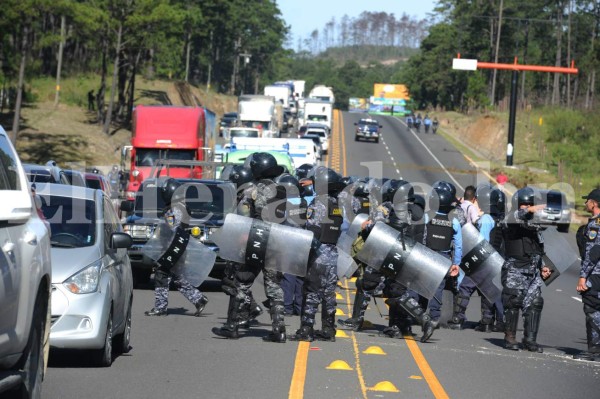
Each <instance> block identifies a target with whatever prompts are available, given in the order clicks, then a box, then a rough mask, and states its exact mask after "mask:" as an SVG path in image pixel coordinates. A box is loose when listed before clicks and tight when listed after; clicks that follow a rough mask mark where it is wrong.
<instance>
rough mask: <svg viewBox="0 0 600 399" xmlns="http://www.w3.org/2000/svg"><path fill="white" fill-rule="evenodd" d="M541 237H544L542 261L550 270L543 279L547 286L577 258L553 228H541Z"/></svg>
mask: <svg viewBox="0 0 600 399" xmlns="http://www.w3.org/2000/svg"><path fill="white" fill-rule="evenodd" d="M542 237H543V239H544V252H545V255H544V257H543V258H544V263H545V264H546V266H547V267H548V268H549V269H550V270H551V271H552V274H550V277H548V278H547V279H546V280H544V283H545V284H546V286H548V285H550V283H552V282H553V281H554V280H556V278H557V277H558V276H560V274H561V273H563V272H564V271H565V270H567V269H568V268H569V267H571V266H572V265H573V264H574V263H576V262H578V261H579V259H578V257H577V253H576V252H575V250H573V249H572V248H571V245H570V244H569V243H568V241H567V240H566V239H565V238H564V236H563V235H562V234H561V233H559V232H558V231H556V229H555V228H553V227H549V228H547V229H546V230H543V231H542Z"/></svg>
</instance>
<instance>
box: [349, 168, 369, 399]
mask: <svg viewBox="0 0 600 399" xmlns="http://www.w3.org/2000/svg"><path fill="white" fill-rule="evenodd" d="M344 163H345V162H344ZM344 289H345V290H346V301H347V302H346V305H347V307H348V314H352V306H351V303H352V302H351V301H350V289H349V288H348V279H346V280H345V281H344ZM350 336H351V338H352V347H353V349H354V359H355V361H356V366H355V368H356V374H357V376H358V383H359V384H360V390H361V392H362V395H363V398H364V399H368V396H367V385H366V384H365V377H364V376H363V373H362V369H361V368H360V352H359V349H358V342H357V340H356V334H355V333H354V331H352V333H351V334H350Z"/></svg>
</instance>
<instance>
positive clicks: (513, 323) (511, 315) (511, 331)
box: [504, 308, 519, 351]
mask: <svg viewBox="0 0 600 399" xmlns="http://www.w3.org/2000/svg"><path fill="white" fill-rule="evenodd" d="M504 320H505V323H504V347H505V348H506V349H510V350H513V351H518V350H519V343H518V342H517V324H518V323H519V309H518V308H510V309H508V308H505V309H504Z"/></svg>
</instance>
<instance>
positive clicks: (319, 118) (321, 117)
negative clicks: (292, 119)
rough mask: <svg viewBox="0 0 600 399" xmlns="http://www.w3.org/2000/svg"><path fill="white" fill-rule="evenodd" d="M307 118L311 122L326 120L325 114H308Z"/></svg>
mask: <svg viewBox="0 0 600 399" xmlns="http://www.w3.org/2000/svg"><path fill="white" fill-rule="evenodd" d="M308 120H309V121H312V122H327V115H308Z"/></svg>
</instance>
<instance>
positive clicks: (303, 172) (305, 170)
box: [296, 163, 315, 180]
mask: <svg viewBox="0 0 600 399" xmlns="http://www.w3.org/2000/svg"><path fill="white" fill-rule="evenodd" d="M314 169H315V166H314V165H313V164H310V163H305V164H302V165H300V166H298V167H297V168H296V177H297V178H298V180H300V179H306V178H307V177H311V175H312V173H313V171H314Z"/></svg>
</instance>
